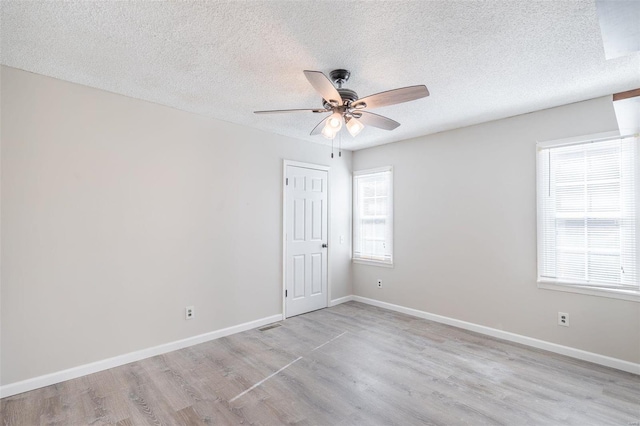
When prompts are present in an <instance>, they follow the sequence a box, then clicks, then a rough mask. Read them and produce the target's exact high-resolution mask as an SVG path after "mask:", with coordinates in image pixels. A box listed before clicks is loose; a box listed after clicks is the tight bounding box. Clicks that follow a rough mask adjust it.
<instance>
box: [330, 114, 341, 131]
mask: <svg viewBox="0 0 640 426" xmlns="http://www.w3.org/2000/svg"><path fill="white" fill-rule="evenodd" d="M327 125H328V126H329V127H331V128H332V129H334V130H335V131H338V130H340V128H342V115H341V114H340V113H339V112H336V113H333V114H332V115H331V117H329V119H328V120H327Z"/></svg>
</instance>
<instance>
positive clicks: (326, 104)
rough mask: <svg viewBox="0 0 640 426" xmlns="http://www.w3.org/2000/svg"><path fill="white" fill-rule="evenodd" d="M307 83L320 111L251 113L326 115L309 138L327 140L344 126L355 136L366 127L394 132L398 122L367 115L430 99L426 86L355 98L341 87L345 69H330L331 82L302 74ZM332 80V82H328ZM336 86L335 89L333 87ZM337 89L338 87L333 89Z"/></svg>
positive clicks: (346, 74)
mask: <svg viewBox="0 0 640 426" xmlns="http://www.w3.org/2000/svg"><path fill="white" fill-rule="evenodd" d="M304 75H305V77H307V80H309V83H311V85H312V86H313V87H314V88H315V89H316V90H317V91H318V93H320V95H321V96H322V108H308V109H281V110H271V111H254V112H255V113H256V114H277V113H283V112H313V113H327V112H330V113H331V115H329V116H327V117H325V118H323V119H322V121H320V123H318V125H316V127H314V128H313V130H312V131H311V135H319V134H322V135H323V136H324V137H325V138H327V139H333V138H335V137H336V135H337V134H338V132H339V131H340V129H341V128H342V124H343V123H344V124H345V126H346V128H347V130H348V131H349V133H350V134H351V136H353V137H355V136H356V135H358V133H360V132H361V131H362V129H364V126H365V125H368V126H373V127H378V128H380V129H384V130H393V129H395V128H396V127H398V126H399V125H400V123H398V122H397V121H394V120H392V119H390V118H387V117H383V116H381V115H378V114H374V113H372V112H369V111H368V110H369V109H373V108H379V107H383V106H388V105H395V104H399V103H402V102H409V101H413V100H416V99H420V98H424V97H427V96H429V90H427V86H425V85H418V86H409V87H402V88H400V89H394V90H389V91H386V92H381V93H376V94H375V95H369V96H366V97H364V98H358V94H357V93H356V92H354V91H353V90H351V89H345V88H343V87H342V85H343V84H345V83H346V82H347V81H348V80H349V77H350V76H351V73H350V72H349V71H347V70H344V69H337V70H333V71H331V72H330V73H329V76H330V77H331V80H329V78H327V76H326V75H324V74H323V73H322V72H320V71H304ZM331 81H333V83H332V82H331ZM334 83H335V86H334ZM336 86H337V88H336Z"/></svg>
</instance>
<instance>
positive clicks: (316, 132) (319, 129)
mask: <svg viewBox="0 0 640 426" xmlns="http://www.w3.org/2000/svg"><path fill="white" fill-rule="evenodd" d="M329 117H331V116H329ZM329 117H325V118H323V119H322V121H321V122H319V123H318V124H317V125H316V127H314V128H313V130H312V131H311V133H310V135H311V136H314V135H319V134H321V133H322V128H323V127H324V124H325V123H326V121H327V118H329Z"/></svg>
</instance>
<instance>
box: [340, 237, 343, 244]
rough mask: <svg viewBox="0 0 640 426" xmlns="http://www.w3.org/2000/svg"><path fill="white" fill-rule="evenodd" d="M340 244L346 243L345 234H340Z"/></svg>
mask: <svg viewBox="0 0 640 426" xmlns="http://www.w3.org/2000/svg"><path fill="white" fill-rule="evenodd" d="M340 244H344V235H340Z"/></svg>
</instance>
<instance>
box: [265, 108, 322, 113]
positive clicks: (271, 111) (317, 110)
mask: <svg viewBox="0 0 640 426" xmlns="http://www.w3.org/2000/svg"><path fill="white" fill-rule="evenodd" d="M282 112H329V111H328V110H326V109H324V108H307V109H273V110H270V111H253V113H254V114H280V113H282Z"/></svg>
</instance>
